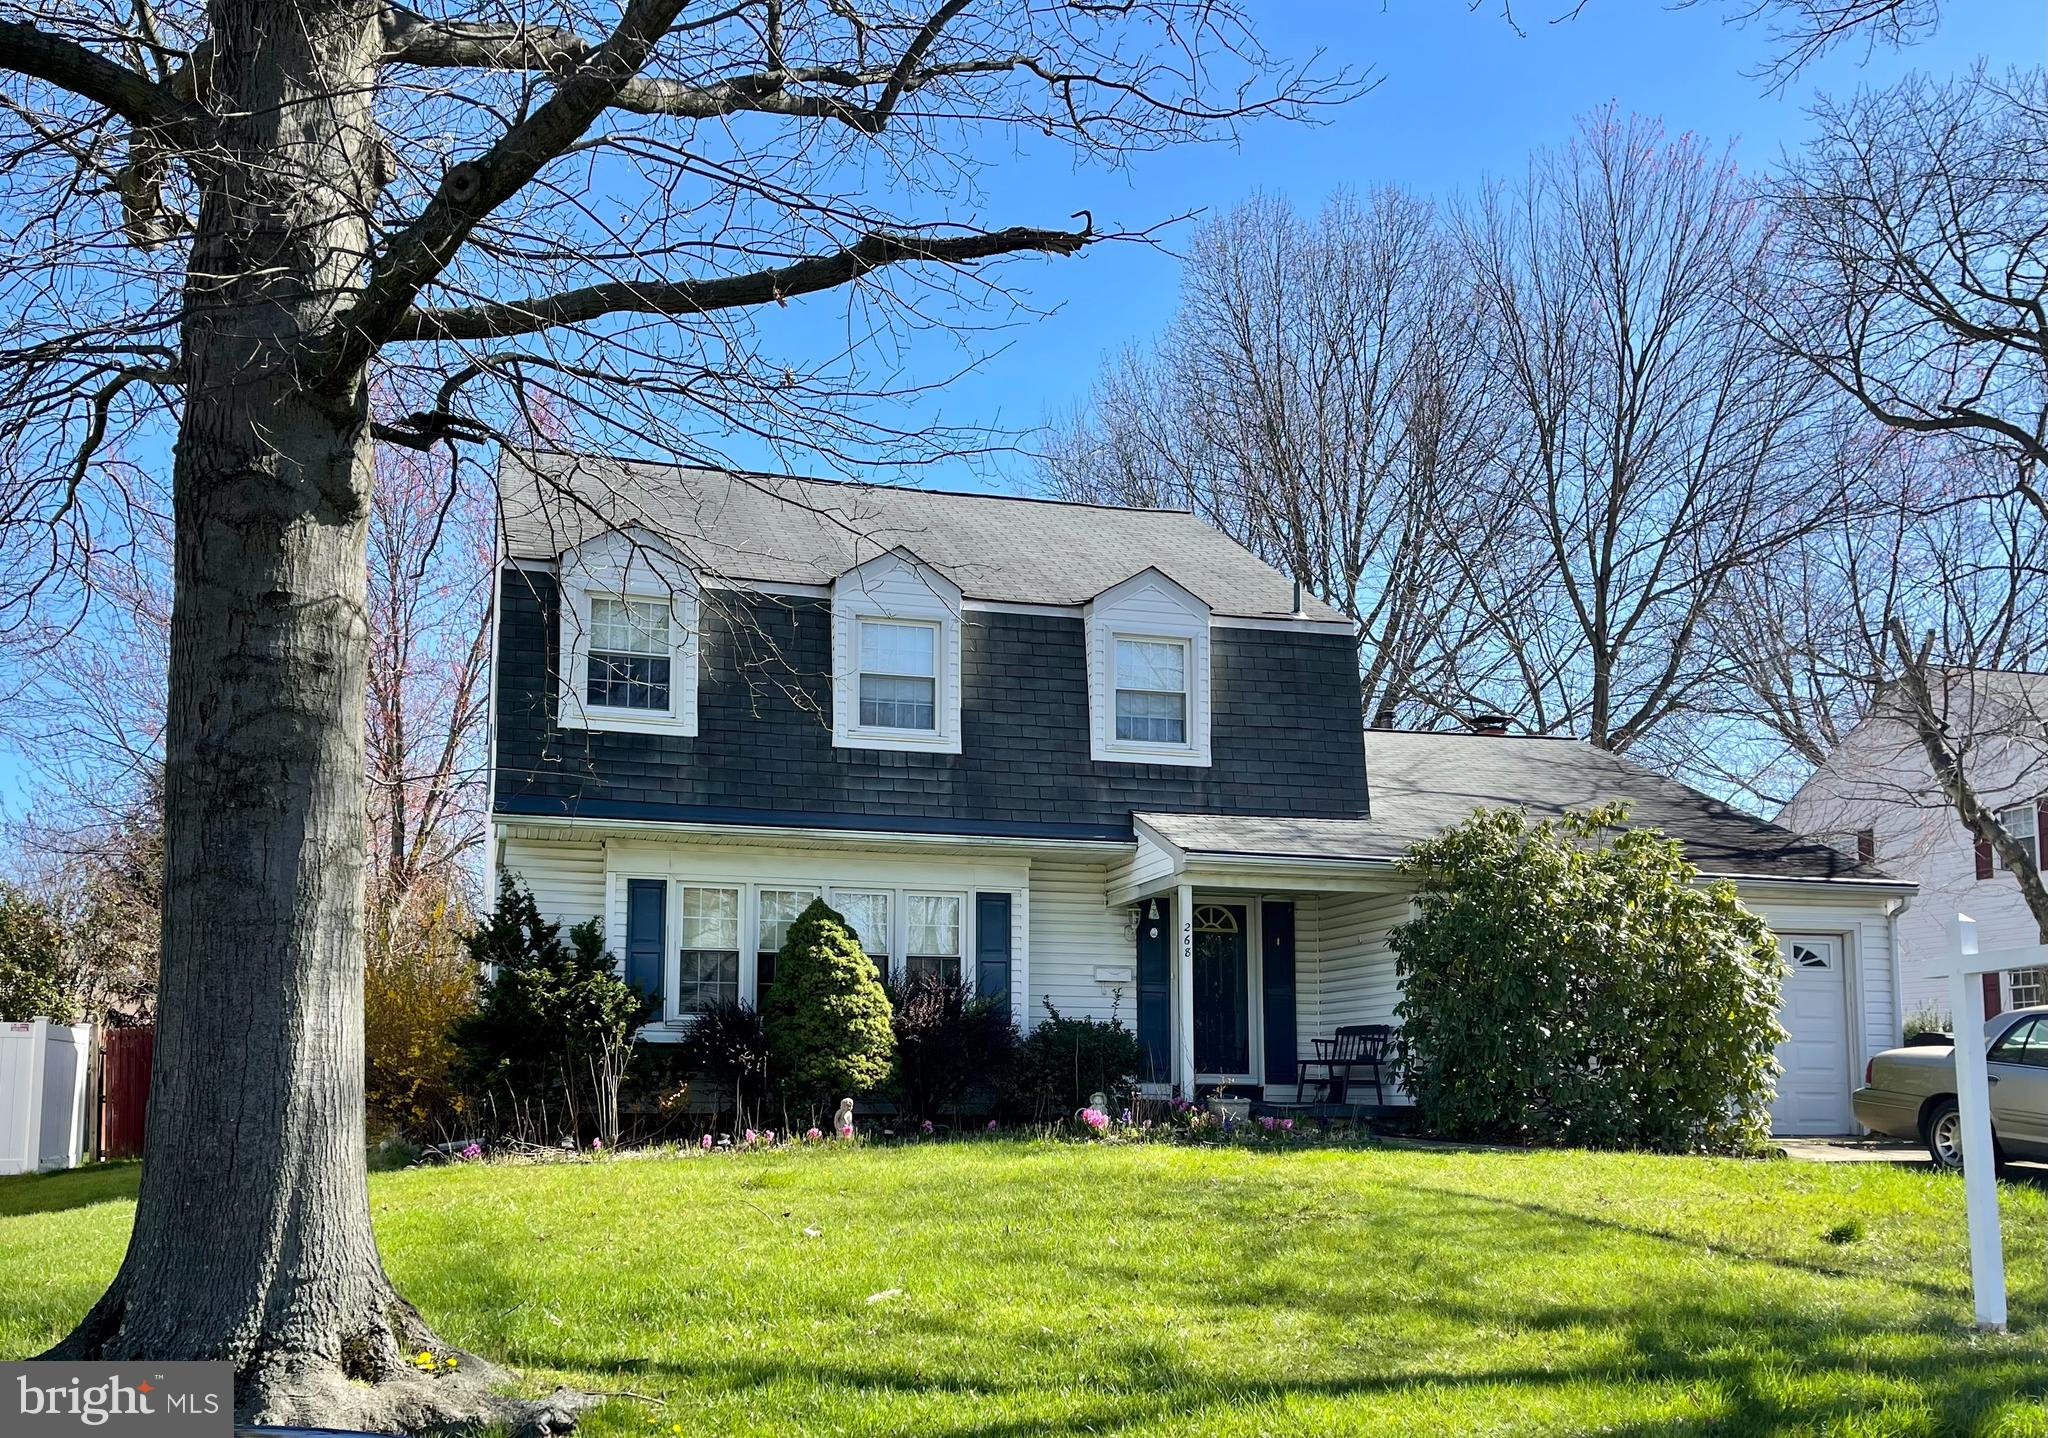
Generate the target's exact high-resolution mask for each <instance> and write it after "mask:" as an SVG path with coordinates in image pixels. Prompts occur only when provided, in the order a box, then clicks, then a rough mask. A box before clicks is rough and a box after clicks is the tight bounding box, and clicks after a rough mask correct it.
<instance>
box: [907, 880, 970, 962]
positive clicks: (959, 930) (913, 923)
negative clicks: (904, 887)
mask: <svg viewBox="0 0 2048 1438" xmlns="http://www.w3.org/2000/svg"><path fill="white" fill-rule="evenodd" d="M903 904H904V919H905V925H904V928H905V932H904V944H903V978H904V981H905V982H906V983H916V982H917V981H918V980H920V979H939V980H942V981H944V982H946V983H949V984H957V983H959V982H960V960H961V956H962V954H963V953H964V952H965V949H964V947H963V940H964V939H965V937H966V928H967V926H966V920H965V915H964V909H965V901H964V900H962V899H961V897H960V896H959V895H958V894H907V895H905V896H904V900H903Z"/></svg>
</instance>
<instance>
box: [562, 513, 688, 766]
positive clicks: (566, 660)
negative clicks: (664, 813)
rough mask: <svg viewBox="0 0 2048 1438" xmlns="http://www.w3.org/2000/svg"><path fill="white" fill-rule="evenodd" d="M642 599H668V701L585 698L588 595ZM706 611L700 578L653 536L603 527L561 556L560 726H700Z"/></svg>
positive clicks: (637, 730) (642, 729)
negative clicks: (617, 704)
mask: <svg viewBox="0 0 2048 1438" xmlns="http://www.w3.org/2000/svg"><path fill="white" fill-rule="evenodd" d="M593 595H603V596H605V597H606V598H610V599H625V600H643V601H651V602H654V603H657V604H659V603H666V604H667V605H668V606H669V635H670V653H669V691H668V692H669V707H668V708H667V709H666V710H652V709H617V708H612V707H610V706H609V705H600V704H591V703H589V702H588V701H587V700H586V699H585V697H584V696H585V694H586V693H587V692H588V691H587V688H586V684H587V681H588V678H589V673H588V671H589V667H590V601H591V597H592V596H593ZM702 611H703V605H702V600H701V590H700V587H699V585H698V583H697V577H696V576H695V575H694V574H692V573H691V572H690V570H689V568H688V567H687V566H686V565H684V564H682V563H681V561H679V560H678V559H676V557H675V556H674V555H673V554H671V553H669V552H668V550H667V549H666V548H665V547H664V546H662V545H661V544H660V543H659V542H658V541H655V540H653V539H651V538H649V537H647V536H645V535H628V534H606V535H600V536H598V537H597V538H595V539H592V540H589V541H587V542H585V543H584V544H582V545H581V546H579V547H578V548H576V549H572V550H570V551H569V552H568V553H566V554H564V555H563V556H562V563H561V644H560V649H559V653H560V655H561V672H560V674H559V676H558V682H557V685H556V695H557V706H556V720H555V722H556V724H557V726H558V727H560V728H563V729H596V730H610V731H617V732H620V733H631V734H675V735H680V736H682V737H685V738H689V737H693V736H695V734H696V733H697V667H698V662H699V643H698V624H699V619H700V617H701V614H702Z"/></svg>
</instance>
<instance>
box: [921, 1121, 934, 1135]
mask: <svg viewBox="0 0 2048 1438" xmlns="http://www.w3.org/2000/svg"><path fill="white" fill-rule="evenodd" d="M931 1131H932V1121H931V1120H930V1119H926V1120H925V1121H924V1122H923V1123H922V1124H920V1125H918V1132H919V1133H930V1132H931Z"/></svg>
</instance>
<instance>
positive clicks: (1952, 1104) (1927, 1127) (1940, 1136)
mask: <svg viewBox="0 0 2048 1438" xmlns="http://www.w3.org/2000/svg"><path fill="white" fill-rule="evenodd" d="M1921 1133H1922V1134H1923V1135H1924V1136H1925V1138H1926V1140H1927V1153H1928V1156H1929V1157H1931V1158H1932V1159H1933V1160H1934V1166H1935V1167H1936V1168H1947V1169H1956V1170H1960V1169H1961V1168H1962V1166H1963V1111H1962V1110H1961V1109H1960V1108H1958V1107H1957V1106H1956V1101H1955V1100H1954V1099H1952V1098H1945V1099H1943V1100H1942V1101H1941V1102H1939V1103H1937V1104H1936V1105H1934V1107H1933V1108H1931V1109H1929V1110H1928V1111H1927V1121H1926V1123H1925V1124H1924V1125H1923V1126H1922V1128H1921Z"/></svg>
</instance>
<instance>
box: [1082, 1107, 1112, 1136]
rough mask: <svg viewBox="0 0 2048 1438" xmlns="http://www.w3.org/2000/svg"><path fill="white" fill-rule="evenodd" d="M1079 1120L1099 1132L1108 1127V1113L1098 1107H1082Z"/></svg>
mask: <svg viewBox="0 0 2048 1438" xmlns="http://www.w3.org/2000/svg"><path fill="white" fill-rule="evenodd" d="M1081 1122H1083V1123H1085V1124H1087V1125H1088V1127H1090V1128H1092V1129H1094V1130H1095V1131H1096V1132H1097V1133H1101V1132H1103V1131H1104V1130H1105V1129H1107V1128H1108V1127H1109V1115H1108V1114H1106V1113H1104V1112H1103V1111H1102V1110H1101V1109H1099V1108H1084V1109H1082V1110H1081Z"/></svg>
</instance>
